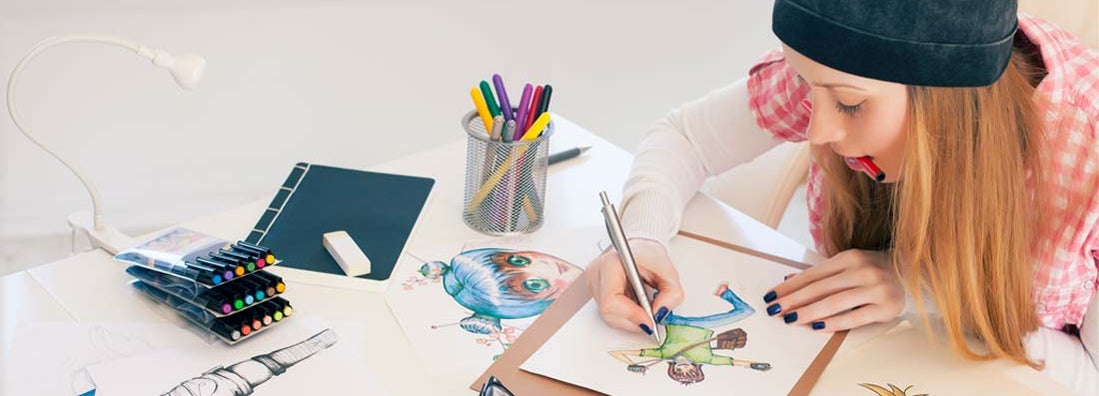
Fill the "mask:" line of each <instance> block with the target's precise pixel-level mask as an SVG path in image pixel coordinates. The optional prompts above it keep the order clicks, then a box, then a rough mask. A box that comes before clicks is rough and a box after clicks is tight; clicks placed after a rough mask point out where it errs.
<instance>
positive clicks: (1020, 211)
mask: <svg viewBox="0 0 1099 396" xmlns="http://www.w3.org/2000/svg"><path fill="white" fill-rule="evenodd" d="M1027 56H1028V54H1025V53H1024V51H1022V50H1019V49H1016V51H1015V52H1014V53H1013V54H1012V59H1011V62H1010V64H1009V65H1008V67H1007V70H1006V71H1005V72H1004V74H1003V76H1001V77H1000V79H999V80H998V81H997V82H995V83H993V84H992V85H990V86H987V87H980V88H935V87H918V86H909V87H908V98H909V100H908V113H907V117H908V118H907V122H906V125H907V129H908V130H907V142H906V143H905V153H904V155H905V157H904V160H903V164H902V166H901V170H900V178H899V180H900V181H899V182H897V183H896V184H895V185H888V184H878V183H876V182H873V181H871V180H870V179H869V178H868V177H866V176H864V175H862V174H857V173H855V172H852V171H851V170H850V169H849V168H848V167H847V166H846V165H845V164H844V163H843V160H842V159H841V158H839V156H837V155H834V154H831V153H827V152H825V151H824V150H815V153H814V155H816V156H817V163H818V164H820V166H821V168H822V170H823V171H824V174H825V178H826V183H825V186H826V187H825V188H824V191H823V196H824V202H825V208H826V209H825V212H824V216H823V228H824V238H825V240H824V242H825V243H824V245H825V249H826V251H827V254H828V255H832V254H835V253H838V252H840V251H843V250H847V249H868V250H892V252H893V254H892V257H893V264H894V267H895V268H897V269H898V271H903V275H904V279H905V287H906V288H907V289H908V291H909V294H910V295H912V296H913V298H914V299H915V300H916V302H917V304H918V305H919V308H920V311H921V312H924V307H923V304H922V301H923V293H924V292H925V291H924V289H925V287H926V288H927V292H929V294H930V295H931V296H932V297H933V301H934V302H935V303H936V305H937V307H938V309H939V311H940V312H941V314H942V317H943V324H944V325H945V328H946V333H947V337H948V339H949V341H950V344H951V345H952V346H953V348H954V350H956V351H958V352H959V353H961V354H962V356H964V357H966V358H969V359H982V360H983V359H991V358H1008V359H1011V360H1014V361H1016V362H1020V363H1026V364H1028V365H1031V366H1033V367H1037V366H1038V364H1036V363H1034V362H1031V361H1030V360H1029V359H1028V358H1027V356H1026V350H1025V349H1024V347H1023V338H1024V336H1025V335H1026V334H1028V333H1030V332H1032V331H1034V330H1036V329H1037V328H1038V325H1039V322H1038V318H1037V315H1036V313H1035V304H1034V301H1033V298H1032V294H1031V293H1032V287H1033V285H1032V284H1033V282H1034V266H1033V264H1032V263H1034V261H1033V257H1034V256H1033V255H1032V252H1034V249H1035V246H1034V238H1033V235H1032V232H1033V230H1034V229H1036V224H1035V221H1036V218H1037V216H1036V214H1035V213H1034V211H1032V210H1029V208H1031V203H1032V200H1033V199H1036V198H1035V197H1034V196H1032V195H1029V194H1030V193H1031V191H1035V192H1036V191H1037V190H1038V189H1037V188H1034V189H1029V190H1028V188H1027V184H1028V183H1029V184H1030V185H1032V186H1037V185H1039V184H1040V182H1039V181H1038V178H1039V177H1040V176H1041V172H1039V171H1038V169H1036V167H1037V164H1038V160H1037V158H1038V157H1037V150H1038V149H1039V148H1038V147H1039V146H1040V144H1041V136H1042V131H1041V127H1040V123H1039V119H1038V116H1037V114H1038V113H1037V106H1038V104H1037V103H1035V99H1034V98H1035V95H1034V92H1035V90H1034V87H1033V85H1032V80H1033V78H1032V77H1033V74H1032V73H1034V72H1033V69H1032V68H1030V67H1029V66H1028V63H1027V60H1026V59H1027ZM924 318H925V320H926V315H924ZM966 332H969V333H971V334H974V335H976V336H977V337H979V338H980V339H982V340H983V341H984V342H985V343H986V344H987V346H988V349H989V353H988V354H980V353H978V352H975V351H973V350H972V349H970V348H969V346H968V345H967V344H966V342H965V334H966Z"/></svg>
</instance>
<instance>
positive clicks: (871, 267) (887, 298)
mask: <svg viewBox="0 0 1099 396" xmlns="http://www.w3.org/2000/svg"><path fill="white" fill-rule="evenodd" d="M764 302H767V303H768V304H769V305H768V307H767V314H768V315H771V316H778V317H779V318H782V320H784V321H786V323H788V324H791V325H802V324H807V325H810V326H812V328H813V329H814V330H826V331H840V330H847V329H851V328H855V327H859V326H862V325H866V324H869V323H874V322H887V321H890V320H893V319H895V318H896V317H897V316H898V315H900V313H901V312H902V311H903V310H904V286H903V285H902V284H901V281H900V278H899V277H898V276H897V273H896V272H895V271H894V269H893V266H892V265H891V262H890V258H889V256H888V255H887V254H886V253H883V252H875V251H868V250H855V249H852V250H846V251H843V252H840V253H839V254H837V255H835V256H833V257H832V258H830V259H828V260H826V261H824V262H822V263H820V264H817V265H815V266H812V267H810V268H809V269H807V270H805V271H804V272H802V273H800V274H798V275H797V276H794V277H792V278H789V279H787V280H786V281H785V282H782V283H781V284H779V285H778V286H776V287H775V288H774V290H773V291H772V292H770V293H768V294H767V295H766V296H764Z"/></svg>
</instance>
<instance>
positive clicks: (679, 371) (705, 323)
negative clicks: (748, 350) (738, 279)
mask: <svg viewBox="0 0 1099 396" xmlns="http://www.w3.org/2000/svg"><path fill="white" fill-rule="evenodd" d="M714 295H715V296H717V297H719V298H721V299H723V300H725V301H727V302H729V304H732V306H733V308H732V309H730V310H729V311H727V312H722V313H716V314H712V315H706V316H697V317H686V316H679V315H676V314H675V313H670V314H668V316H667V318H666V319H665V321H664V324H665V329H666V332H667V333H666V336H665V337H664V343H663V344H661V345H660V347H658V348H649V349H633V350H615V351H610V352H608V353H609V354H610V355H611V357H613V358H615V359H617V360H618V361H620V362H622V363H625V364H626V365H627V366H626V369H627V370H628V371H630V372H632V373H638V374H642V375H643V374H645V372H646V371H647V370H648V369H649V368H650V367H652V366H654V365H657V364H659V363H660V362H667V364H668V370H667V373H668V377H669V378H671V379H673V380H675V381H678V382H679V383H681V384H683V385H690V384H693V383H697V382H702V381H703V380H705V379H706V375H705V373H703V371H702V366H703V365H712V366H736V367H746V368H749V369H752V370H757V371H767V370H770V369H771V364H770V363H763V362H757V361H751V360H741V359H736V358H733V357H732V356H727V355H722V354H717V353H714V350H727V351H730V352H732V351H734V350H736V349H739V348H744V346H745V345H747V342H748V334H747V332H745V331H744V330H743V329H741V328H735V329H732V330H727V331H723V332H721V333H720V334H717V335H716V336H715V335H714V330H713V329H714V328H717V327H721V326H726V325H729V324H733V323H736V322H738V321H740V320H742V319H744V318H747V317H749V316H751V315H752V314H754V313H755V309H753V308H752V307H751V306H749V305H748V304H746V303H745V302H744V301H743V300H741V299H740V297H739V296H737V295H736V293H734V292H733V291H732V290H731V289H729V284H728V283H722V284H720V285H718V288H717V290H716V291H715V292H714Z"/></svg>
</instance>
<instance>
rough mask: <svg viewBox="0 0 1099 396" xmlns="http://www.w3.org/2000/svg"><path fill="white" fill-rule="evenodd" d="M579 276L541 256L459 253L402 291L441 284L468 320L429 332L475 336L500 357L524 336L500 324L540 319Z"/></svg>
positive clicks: (428, 266)
mask: <svg viewBox="0 0 1099 396" xmlns="http://www.w3.org/2000/svg"><path fill="white" fill-rule="evenodd" d="M582 272H583V270H582V269H581V268H580V267H577V266H576V265H573V264H571V263H569V262H567V261H565V260H562V259H560V258H558V257H556V256H553V255H550V254H546V253H542V252H536V251H520V250H512V249H504V248H480V249H473V250H467V251H463V252H461V253H459V254H458V255H456V256H454V257H453V258H452V259H451V260H450V263H449V264H448V263H444V262H442V261H431V262H427V263H425V264H424V265H423V266H422V267H420V270H419V275H413V276H411V277H410V278H409V279H408V280H406V281H405V282H404V283H403V285H402V287H403V288H404V289H405V290H412V289H414V288H416V287H421V286H429V285H431V284H436V283H442V287H443V291H445V292H446V293H447V295H449V296H450V297H451V298H452V299H454V301H455V302H457V303H458V304H459V305H461V306H462V307H463V308H465V309H467V310H469V316H467V317H465V318H463V319H461V320H460V321H458V322H457V323H449V324H443V325H435V326H431V328H432V330H437V329H441V328H444V327H449V326H455V325H457V326H459V327H460V328H462V330H465V331H467V332H469V333H472V334H475V335H477V336H478V337H477V339H476V341H477V343H478V344H482V345H486V346H499V348H500V349H501V353H502V352H503V350H506V349H507V348H508V347H509V346H510V345H511V343H512V342H514V341H515V339H516V338H517V337H518V336H519V334H520V333H522V331H523V330H524V329H522V328H518V327H514V326H510V325H508V324H507V323H505V322H502V320H507V319H524V318H530V317H534V316H537V315H539V314H541V313H542V312H543V311H545V310H546V308H547V307H549V306H550V304H553V302H554V301H556V300H557V298H558V297H560V296H561V293H563V292H564V291H565V289H567V288H568V286H569V284H571V283H572V282H573V281H574V280H576V278H578V277H579V276H580V274H581V273H582ZM498 356H499V355H496V357H498ZM494 359H495V357H494Z"/></svg>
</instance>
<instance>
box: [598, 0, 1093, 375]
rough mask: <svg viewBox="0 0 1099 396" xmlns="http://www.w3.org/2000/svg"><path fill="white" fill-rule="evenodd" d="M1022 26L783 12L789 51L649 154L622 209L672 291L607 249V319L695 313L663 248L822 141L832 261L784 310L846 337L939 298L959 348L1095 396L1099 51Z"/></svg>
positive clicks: (788, 296)
mask: <svg viewBox="0 0 1099 396" xmlns="http://www.w3.org/2000/svg"><path fill="white" fill-rule="evenodd" d="M1017 15H1018V14H1017V7H1016V4H1015V1H1009V0H990V1H957V0H921V1H901V0H878V1H834V0H776V2H775V6H774V15H773V25H772V29H773V31H774V32H775V34H776V35H777V36H778V38H779V39H780V40H781V41H782V48H781V49H780V50H776V51H775V52H771V53H769V54H767V55H765V56H764V57H763V59H762V60H761V61H760V62H759V63H757V64H756V65H755V66H753V67H752V68H751V69H750V70H749V72H748V77H747V78H745V79H743V80H740V81H738V82H736V83H734V84H733V85H731V86H728V87H725V88H722V89H719V90H717V91H714V92H712V93H710V94H709V95H707V96H706V97H704V98H702V99H699V100H697V101H694V102H690V103H687V104H685V105H684V106H682V107H681V108H679V109H677V110H675V111H673V112H672V113H671V114H669V115H668V116H667V118H665V119H664V120H662V121H660V122H659V123H657V124H656V125H655V126H654V127H653V128H652V130H651V131H650V132H649V134H648V135H647V136H646V138H645V139H644V141H643V142H642V144H641V148H640V151H639V153H638V155H637V157H636V159H635V162H634V166H633V170H632V172H631V175H630V178H629V179H628V181H627V184H626V186H625V194H624V198H623V201H622V204H621V207H622V212H623V223H624V227H625V228H626V234H627V235H629V236H630V238H631V239H630V242H631V246H632V248H633V251H634V254H635V256H636V258H637V260H638V264H639V267H640V269H641V274H642V276H643V277H644V278H645V280H646V281H647V282H649V283H650V284H651V285H653V286H654V287H656V288H657V289H659V290H660V294H659V295H658V297H657V298H656V300H655V301H654V304H653V309H654V312H651V313H650V312H644V311H643V310H642V309H641V308H639V307H638V306H637V305H636V304H634V303H633V302H632V300H630V299H629V298H628V294H627V292H626V289H627V287H626V282H625V276H624V274H623V271H622V268H621V265H620V264H619V262H618V260H617V257H616V256H615V255H614V254H612V253H609V252H608V253H607V254H603V255H602V256H600V257H599V258H597V259H596V260H595V261H594V262H593V263H592V264H591V265H590V266H589V267H588V268H589V270H591V271H593V272H594V275H595V276H592V277H591V279H592V287H593V289H594V293H595V295H596V299H597V301H598V303H599V304H600V310H601V313H602V316H603V318H604V320H605V321H606V322H607V323H608V324H610V325H611V326H614V327H618V328H621V329H626V330H632V331H646V330H648V329H647V326H641V325H642V324H644V323H646V322H647V320H646V315H652V317H654V318H655V319H657V321H658V322H659V321H660V320H662V319H663V318H664V317H666V315H667V313H668V311H669V310H670V309H673V308H674V307H675V306H676V305H678V304H679V303H680V302H681V301H682V300H683V296H684V291H683V290H682V288H681V286H680V284H679V280H678V275H677V271H690V268H686V267H680V268H676V266H675V265H674V264H673V263H672V261H671V259H670V258H669V256H668V253H667V250H666V247H665V243H666V242H667V241H668V240H669V239H670V238H671V237H672V236H673V235H674V234H675V232H676V230H677V228H678V225H679V220H680V217H681V212H682V210H683V208H684V206H685V205H686V202H687V201H688V200H689V199H690V197H691V196H692V195H694V194H695V193H696V192H697V190H698V189H699V188H700V186H701V185H702V182H703V180H704V179H705V178H706V177H708V176H713V175H717V174H720V173H722V172H724V171H726V170H728V169H730V168H732V167H734V166H736V165H738V164H741V163H744V162H748V161H750V160H751V159H752V158H754V157H755V156H757V155H758V154H760V153H763V152H765V151H767V150H768V149H770V148H771V147H773V146H775V145H776V144H778V143H780V142H782V141H784V140H787V141H804V140H808V141H809V142H810V143H811V144H812V146H813V160H812V164H811V166H810V169H809V183H808V201H809V202H808V203H809V210H810V222H811V229H810V231H811V232H812V235H813V237H814V239H815V241H816V245H817V249H818V251H820V252H821V253H823V254H825V255H826V256H828V257H829V259H828V260H827V261H825V262H823V263H821V264H819V265H817V266H815V267H813V268H811V269H809V270H806V271H805V272H803V273H801V274H799V275H798V276H795V277H792V278H790V279H788V280H786V281H782V282H781V283H779V284H778V285H776V286H775V288H774V289H773V291H772V292H770V293H768V294H767V295H766V296H765V297H764V300H765V303H766V304H767V312H768V314H770V315H772V316H774V317H775V318H776V319H775V320H784V321H785V322H786V323H789V324H790V325H807V326H811V327H812V328H813V329H815V330H818V331H838V330H846V329H850V328H855V327H858V326H862V325H865V324H868V323H872V322H882V321H889V320H892V319H894V318H896V317H897V316H898V315H899V314H900V313H901V312H902V311H903V309H904V307H905V305H906V296H911V300H912V301H914V302H915V303H916V305H918V306H923V305H924V303H923V301H925V297H929V298H927V299H926V300H927V301H929V302H931V303H933V304H928V305H929V306H928V307H926V308H929V309H930V308H934V309H935V311H937V315H939V316H941V317H942V320H943V321H944V323H945V327H946V329H947V334H948V336H949V339H950V341H951V343H952V345H953V347H954V348H955V349H956V350H957V351H958V352H959V353H961V354H962V355H964V356H966V357H969V358H1006V359H1010V360H1014V361H1017V362H1022V363H1026V364H1030V365H1032V366H1034V367H1044V369H1045V370H1046V371H1047V372H1049V373H1051V374H1053V375H1055V376H1056V377H1057V378H1058V379H1061V380H1062V381H1063V382H1065V383H1066V384H1068V385H1069V386H1071V387H1075V388H1076V389H1077V390H1078V391H1082V392H1086V393H1087V394H1091V393H1093V392H1096V391H1097V390H1096V389H1097V388H1099V386H1097V381H1099V370H1097V369H1096V363H1095V362H1094V361H1093V359H1094V360H1096V361H1099V358H1096V352H1099V351H1096V350H1094V349H1096V347H1097V346H1099V342H1096V341H1094V339H1095V338H1094V337H1096V336H1099V334H1096V333H1099V329H1096V328H1095V327H1096V326H1097V325H1096V324H1095V323H1096V319H1095V316H1097V315H1099V312H1095V311H1097V310H1099V307H1096V305H1097V303H1095V302H1093V301H1095V299H1094V298H1093V296H1094V295H1095V294H1096V293H1095V292H1096V285H1097V283H1096V277H1097V273H1099V269H1097V259H1099V192H1097V187H1099V169H1097V168H1099V137H1097V134H1099V54H1097V53H1096V52H1095V51H1093V50H1088V49H1085V48H1083V47H1082V46H1081V45H1080V44H1079V43H1078V42H1076V41H1075V39H1073V38H1072V37H1071V36H1070V35H1068V34H1067V33H1065V32H1063V31H1061V30H1059V29H1058V28H1057V27H1055V26H1053V25H1051V24H1049V23H1047V22H1044V21H1041V20H1038V19H1035V18H1031V17H1028V16H1017ZM868 176H869V177H868ZM778 281H779V280H776V282H778ZM906 291H907V293H906ZM1089 304H1090V306H1091V307H1092V308H1091V312H1090V313H1089V312H1088V310H1089V308H1088V307H1089ZM921 310H922V309H921ZM1081 326H1082V327H1081ZM965 334H972V335H975V336H977V337H979V338H980V339H982V340H983V341H984V342H985V343H986V344H987V346H988V353H987V354H980V353H978V352H975V351H973V350H972V349H970V348H969V347H968V346H967V345H966V344H965V342H964V336H965ZM1080 335H1082V336H1083V338H1084V340H1092V341H1090V342H1087V343H1086V345H1090V346H1091V347H1092V351H1091V354H1090V355H1089V353H1088V350H1087V349H1086V347H1085V343H1084V342H1081V339H1080Z"/></svg>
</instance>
